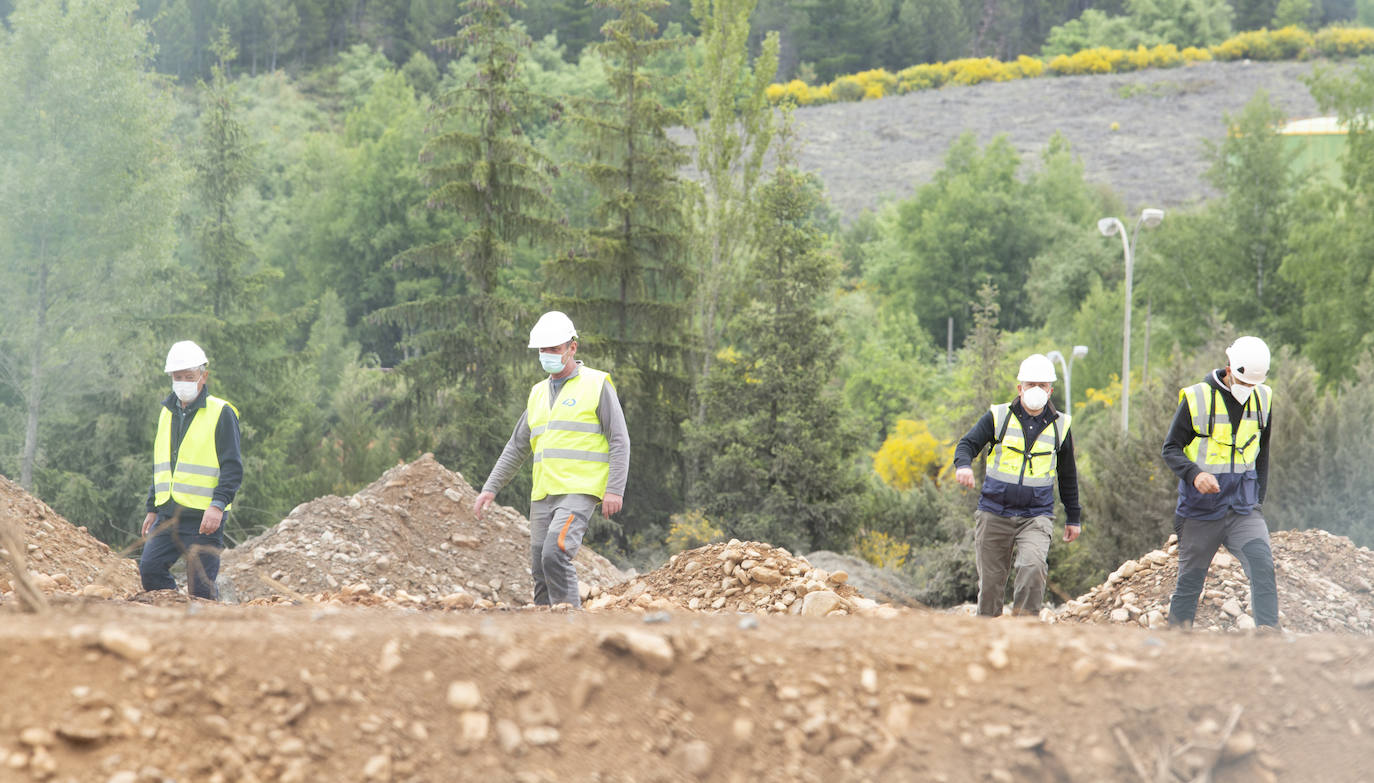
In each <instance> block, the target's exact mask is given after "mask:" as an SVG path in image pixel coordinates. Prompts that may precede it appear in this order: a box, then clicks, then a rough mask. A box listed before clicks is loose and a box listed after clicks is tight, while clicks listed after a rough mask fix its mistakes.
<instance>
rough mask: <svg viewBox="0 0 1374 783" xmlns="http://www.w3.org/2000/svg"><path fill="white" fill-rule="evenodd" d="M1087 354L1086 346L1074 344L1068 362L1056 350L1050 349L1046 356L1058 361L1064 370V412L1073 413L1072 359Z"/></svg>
mask: <svg viewBox="0 0 1374 783" xmlns="http://www.w3.org/2000/svg"><path fill="white" fill-rule="evenodd" d="M1087 355H1088V346H1086V345H1075V346H1074V347H1073V352H1072V353H1071V354H1069V362H1068V364H1065V363H1064V354H1062V353H1060V352H1058V351H1050V352H1049V353H1048V354H1046V356H1048V357H1050V361H1052V362H1059V367H1060V368H1061V369H1063V370H1064V408H1065V411H1064V412H1065V413H1067V414H1069V415H1070V416H1072V415H1073V360H1074V359H1082V358H1083V357H1084V356H1087Z"/></svg>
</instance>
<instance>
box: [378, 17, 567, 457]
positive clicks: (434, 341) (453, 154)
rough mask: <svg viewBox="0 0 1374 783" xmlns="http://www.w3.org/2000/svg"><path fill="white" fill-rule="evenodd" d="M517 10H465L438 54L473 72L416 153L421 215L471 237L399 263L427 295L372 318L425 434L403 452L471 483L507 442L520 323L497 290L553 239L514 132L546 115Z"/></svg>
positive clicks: (552, 223) (536, 159)
mask: <svg viewBox="0 0 1374 783" xmlns="http://www.w3.org/2000/svg"><path fill="white" fill-rule="evenodd" d="M517 6H518V0H497V1H496V2H488V1H487V0H469V2H467V3H465V4H464V8H465V9H466V11H467V13H466V14H465V15H464V16H463V17H462V18H461V19H460V20H459V24H460V30H459V32H458V35H457V36H456V37H454V38H452V39H449V40H448V41H446V42H445V44H444V45H446V46H451V47H455V48H461V49H463V50H464V51H465V52H466V53H468V54H469V55H470V56H471V58H472V61H473V62H474V63H475V65H476V70H475V72H473V73H472V75H471V76H470V77H469V78H468V80H467V81H466V83H464V84H462V85H461V86H458V87H455V88H454V89H452V90H450V91H449V92H448V93H447V94H446V95H445V96H444V98H443V99H442V101H441V106H440V109H439V112H438V115H439V121H438V122H437V123H436V131H435V133H434V135H433V136H432V137H431V138H430V139H429V140H428V141H427V142H425V145H424V147H423V149H422V150H421V158H422V160H425V161H427V162H428V163H429V166H428V167H427V168H426V169H425V172H424V181H425V183H426V184H427V185H429V186H430V187H431V190H430V192H429V196H428V201H429V204H430V206H432V207H434V208H436V209H440V210H445V211H451V212H452V213H455V214H457V215H461V216H464V217H466V218H469V219H470V220H471V221H472V226H471V228H470V230H468V231H467V232H466V233H463V234H455V235H452V236H449V237H446V238H443V239H439V240H438V241H435V242H431V243H428V244H424V245H420V246H417V247H412V248H410V249H409V250H405V251H403V252H401V253H399V254H398V255H397V256H396V258H395V259H394V261H393V264H395V265H397V266H401V267H404V268H407V269H411V270H414V271H416V272H422V273H426V274H428V275H429V276H431V277H432V279H433V284H432V285H430V286H416V287H413V288H411V291H413V292H414V294H415V295H414V297H413V298H412V299H410V300H409V301H402V302H398V303H396V304H392V305H390V306H389V307H386V308H384V309H383V310H381V311H379V312H378V313H377V315H376V317H377V318H378V319H379V320H380V321H381V322H383V323H386V324H389V325H391V326H393V327H397V328H399V329H401V330H402V331H403V332H404V333H405V337H404V338H403V339H402V341H401V345H402V346H403V347H404V348H405V349H406V351H407V356H408V358H407V360H406V361H405V362H404V363H403V364H402V365H401V369H402V371H403V372H404V373H405V374H406V375H407V376H408V378H409V379H410V380H411V381H412V382H413V383H414V386H413V387H412V393H413V395H414V397H413V400H412V401H411V404H410V407H408V408H407V412H408V415H410V416H414V417H420V418H424V419H426V420H428V421H429V423H430V428H431V432H432V435H431V436H430V437H431V438H432V440H429V442H424V440H422V441H420V442H417V443H416V444H415V445H416V446H418V447H420V448H429V449H433V450H434V451H435V455H436V456H437V457H438V458H439V459H440V460H441V461H442V462H444V463H445V464H449V465H452V466H454V467H456V468H457V469H458V470H460V471H462V472H464V473H466V474H468V475H474V476H475V475H481V472H482V471H485V470H487V469H489V467H490V465H491V464H492V463H493V462H494V461H495V459H496V457H497V456H498V455H499V454H500V453H501V449H502V447H503V446H504V445H505V442H506V439H507V437H508V434H509V431H510V418H509V411H510V410H511V407H512V400H513V399H514V396H515V390H516V385H515V384H514V383H512V380H513V377H512V374H513V372H514V368H515V367H516V366H518V363H519V362H520V361H521V359H522V358H524V340H523V336H524V333H525V332H524V329H525V328H526V325H527V324H528V323H529V322H531V321H532V318H530V317H529V316H530V313H529V312H528V309H527V307H526V306H525V304H524V303H523V302H521V301H519V300H518V299H516V298H515V297H513V296H512V295H511V292H510V291H509V289H508V288H507V287H506V286H505V285H504V281H505V277H506V275H507V269H508V268H509V267H510V266H511V265H512V263H513V261H514V259H515V247H516V245H518V244H521V243H525V244H528V245H530V246H536V247H540V248H551V247H556V246H558V245H559V244H560V243H561V242H562V241H563V235H564V232H563V226H562V224H561V222H560V221H559V220H558V217H557V214H556V208H555V205H554V203H553V200H552V198H551V197H550V185H549V181H550V178H551V175H552V174H553V173H554V166H553V164H552V163H551V162H550V161H549V160H548V159H547V158H546V156H545V155H544V154H543V153H542V152H540V151H539V150H538V149H537V148H536V147H535V146H534V145H533V144H532V143H531V142H530V141H529V139H528V136H527V134H526V132H525V128H526V126H527V124H529V123H531V122H532V121H533V120H532V118H534V117H537V116H540V115H541V114H543V113H547V112H550V111H554V110H556V108H557V106H556V104H554V102H552V101H551V100H550V99H548V98H546V97H544V96H540V95H537V94H535V93H534V92H533V91H532V90H530V89H529V88H528V86H527V84H526V82H525V71H524V68H523V65H522V60H523V56H524V50H525V48H526V47H527V46H528V45H529V40H528V38H527V37H526V36H525V35H524V33H523V32H522V31H521V30H519V29H518V28H516V27H514V26H513V25H512V24H511V20H510V15H509V13H510V10H511V9H512V8H515V7H517ZM406 94H407V95H408V94H409V93H408V92H407V93H406ZM378 119H381V118H378ZM520 396H521V397H523V395H520ZM450 397H451V399H450ZM454 407H456V408H457V409H458V410H461V411H462V415H461V416H455V415H454V413H453V409H454Z"/></svg>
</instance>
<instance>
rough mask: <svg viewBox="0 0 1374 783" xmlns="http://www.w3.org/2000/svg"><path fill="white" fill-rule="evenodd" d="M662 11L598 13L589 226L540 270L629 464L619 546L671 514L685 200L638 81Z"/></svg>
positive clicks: (585, 117)
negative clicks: (577, 341) (603, 372)
mask: <svg viewBox="0 0 1374 783" xmlns="http://www.w3.org/2000/svg"><path fill="white" fill-rule="evenodd" d="M663 5H665V3H664V2H662V0H604V2H601V3H599V6H598V7H602V6H604V7H606V8H610V9H613V10H614V11H616V12H617V13H618V14H619V16H617V17H616V18H615V19H613V20H612V21H610V22H608V23H607V24H606V26H605V27H604V28H602V29H603V31H604V33H605V36H606V40H605V41H603V42H601V43H599V44H597V45H596V50H597V52H598V54H600V56H601V58H602V59H603V60H604V61H605V63H606V66H605V67H606V77H607V81H608V82H609V84H610V87H611V90H612V92H613V96H614V97H613V98H612V99H611V101H610V102H608V103H604V104H599V105H588V106H585V107H583V109H582V111H581V112H580V116H579V117H578V118H577V120H578V124H579V125H580V126H581V128H582V130H583V131H584V135H585V137H586V138H587V139H588V141H589V149H588V150H587V154H588V158H589V162H588V163H586V164H585V167H584V170H585V172H586V176H587V178H588V180H589V181H590V182H591V183H592V186H593V188H594V189H595V191H596V193H597V195H598V197H599V198H598V202H597V205H596V208H595V210H594V212H593V216H594V225H593V227H592V228H591V229H590V230H589V231H588V232H587V234H586V236H585V247H584V249H583V250H582V252H580V253H576V254H572V255H569V256H565V257H563V258H560V259H557V260H556V261H554V262H553V263H551V264H550V265H549V266H548V267H547V276H548V278H549V280H550V281H551V287H552V289H553V290H554V291H556V292H557V293H556V294H555V295H552V296H549V297H548V301H549V303H550V304H551V305H552V306H553V307H555V308H557V309H561V310H563V311H564V312H567V313H568V315H570V316H571V317H572V319H573V322H574V323H576V324H577V325H578V329H579V331H580V333H581V335H582V337H583V343H582V345H583V347H584V348H585V349H586V353H587V358H588V360H589V362H595V363H597V364H598V365H599V366H600V367H604V368H605V369H607V370H609V371H610V372H611V373H612V377H613V378H614V380H615V384H616V388H617V390H618V392H619V394H620V399H621V402H622V405H623V407H624V409H625V416H626V419H627V421H628V424H629V430H630V442H631V449H630V453H631V460H632V462H631V466H630V476H629V485H628V487H627V490H626V512H625V517H624V519H625V520H626V521H625V522H624V523H623V525H622V527H621V529H620V530H619V536H620V544H621V545H622V546H625V544H626V542H627V541H628V533H629V532H630V531H634V530H638V529H639V528H641V527H642V526H643V525H645V524H646V523H647V521H649V520H662V519H666V518H667V516H668V514H669V513H671V512H673V511H675V510H677V509H679V508H680V503H681V495H682V492H681V482H682V465H681V455H680V453H679V449H678V446H679V443H680V439H681V435H680V431H679V422H680V421H681V420H682V419H684V418H685V417H686V415H687V413H688V407H687V406H688V399H689V392H690V385H689V381H688V378H687V374H686V364H687V359H688V347H689V345H690V342H691V341H690V339H689V332H690V328H691V326H690V320H689V316H690V308H691V299H690V297H691V271H690V269H689V267H688V265H687V247H688V234H687V231H686V228H685V216H684V204H685V203H686V202H687V199H688V190H687V188H686V187H685V186H684V184H683V183H682V182H681V181H680V180H679V178H678V173H677V172H678V170H679V168H680V167H681V166H682V165H683V164H684V163H685V162H686V154H685V153H684V151H683V150H682V148H681V147H680V146H679V145H678V144H677V143H675V142H673V141H672V140H671V139H669V138H668V132H667V131H668V128H670V127H673V126H675V125H680V124H681V122H682V118H681V116H680V113H679V112H676V111H674V110H671V109H669V108H667V107H665V105H664V104H663V102H662V100H661V99H660V98H659V93H658V90H661V89H662V86H663V85H662V82H663V79H662V77H654V76H652V74H651V73H650V71H649V70H648V65H649V64H650V60H651V58H653V57H654V56H655V55H657V54H659V53H662V52H664V51H666V50H668V49H669V48H670V47H672V46H675V45H676V44H675V42H672V41H666V40H663V39H660V38H655V37H654V36H655V35H656V34H657V32H658V26H657V25H656V24H655V23H654V21H653V20H652V19H651V18H650V16H649V13H650V12H652V11H654V10H655V9H658V8H661V7H662V6H663ZM655 81H657V82H659V83H658V84H656V83H655Z"/></svg>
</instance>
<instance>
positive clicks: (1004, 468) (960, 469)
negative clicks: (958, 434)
mask: <svg viewBox="0 0 1374 783" xmlns="http://www.w3.org/2000/svg"><path fill="white" fill-rule="evenodd" d="M1016 380H1017V381H1018V383H1017V384H1016V392H1017V396H1016V398H1015V399H1013V400H1012V401H1011V402H1004V403H999V404H997V405H993V406H992V408H991V409H990V410H989V411H988V412H987V413H984V414H983V416H982V418H980V419H979V420H978V423H977V424H974V425H973V429H971V430H969V431H968V434H967V435H965V436H964V437H963V439H961V440H960V441H959V445H958V446H957V447H955V449H954V467H955V472H954V477H955V479H956V480H957V481H958V482H959V483H960V484H962V485H964V486H965V487H968V488H969V489H972V488H973V458H974V457H975V456H976V455H979V454H981V453H982V451H983V449H984V447H987V446H989V445H991V447H992V449H991V452H990V456H989V457H988V460H987V468H988V471H987V476H986V477H985V478H984V479H983V492H982V496H981V497H980V498H979V499H978V510H977V511H975V512H974V515H973V518H974V522H975V523H976V527H975V529H974V538H973V541H974V547H975V549H974V552H975V558H976V560H977V564H978V614H980V615H983V616H986V617H997V616H999V615H1001V614H1002V602H1003V596H1004V594H1005V593H1006V589H1007V576H1008V574H1009V572H1010V571H1011V568H1012V566H1013V565H1014V566H1015V567H1016V578H1015V582H1014V587H1013V589H1012V612H1013V614H1031V615H1036V614H1039V613H1040V606H1041V604H1042V603H1044V600H1045V581H1046V578H1047V576H1048V575H1049V554H1050V537H1051V536H1052V534H1053V532H1054V485H1055V481H1056V479H1057V480H1058V483H1059V498H1060V499H1061V500H1062V501H1064V513H1065V514H1066V515H1067V516H1068V519H1067V520H1066V521H1065V523H1064V540H1065V541H1073V540H1074V539H1076V538H1078V533H1079V531H1080V530H1082V527H1081V515H1082V510H1081V508H1080V507H1079V505H1078V470H1077V467H1076V466H1075V464H1074V458H1073V436H1072V435H1071V434H1070V433H1069V416H1067V415H1065V414H1062V413H1060V412H1059V411H1057V410H1055V408H1054V405H1053V404H1052V403H1050V393H1051V392H1053V391H1054V382H1055V380H1056V377H1055V374H1054V363H1053V362H1051V361H1050V360H1049V358H1048V357H1047V356H1045V355H1044V354H1039V353H1037V354H1031V355H1030V356H1028V357H1026V359H1025V360H1024V361H1022V362H1021V369H1020V371H1019V372H1017V374H1016ZM1013 552H1015V555H1016V557H1015V560H1014V561H1013V559H1012V554H1013Z"/></svg>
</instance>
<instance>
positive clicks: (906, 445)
mask: <svg viewBox="0 0 1374 783" xmlns="http://www.w3.org/2000/svg"><path fill="white" fill-rule="evenodd" d="M950 451H951V444H950V442H949V441H947V440H941V439H939V438H937V437H935V436H934V435H933V434H931V432H930V428H929V427H927V426H926V423H925V422H924V421H912V420H911V419H902V420H900V421H898V422H897V427H896V429H895V430H894V431H893V432H892V433H891V434H890V435H888V436H887V440H885V441H883V445H882V446H881V447H880V448H879V449H878V450H877V451H876V452H875V453H874V454H873V469H874V471H876V472H877V474H878V477H879V478H881V479H882V480H883V482H884V483H886V484H887V485H888V486H889V487H892V488H894V489H899V490H902V491H906V490H908V489H911V488H912V487H914V486H916V484H917V482H919V481H920V480H921V479H922V478H931V479H933V478H935V477H936V476H937V475H939V473H940V470H941V469H942V468H943V467H944V466H945V465H946V464H947V463H948V462H949V459H950V456H951V454H950Z"/></svg>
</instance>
